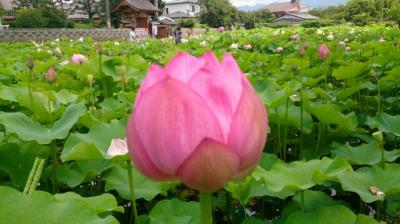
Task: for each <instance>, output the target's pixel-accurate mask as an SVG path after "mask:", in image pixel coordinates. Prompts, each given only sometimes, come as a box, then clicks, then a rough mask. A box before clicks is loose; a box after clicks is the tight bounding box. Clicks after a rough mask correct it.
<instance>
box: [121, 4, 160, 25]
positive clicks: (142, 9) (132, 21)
mask: <svg viewBox="0 0 400 224" xmlns="http://www.w3.org/2000/svg"><path fill="white" fill-rule="evenodd" d="M113 12H118V13H121V14H122V17H121V25H122V27H125V28H129V27H135V28H141V29H147V30H148V28H149V27H150V25H151V23H150V20H151V16H152V15H155V14H156V13H158V12H160V10H159V9H158V8H157V7H155V6H154V5H153V4H151V2H150V1H149V0H121V1H120V2H119V3H118V4H117V6H116V7H115V8H114V9H113Z"/></svg>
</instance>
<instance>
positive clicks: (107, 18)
mask: <svg viewBox="0 0 400 224" xmlns="http://www.w3.org/2000/svg"><path fill="white" fill-rule="evenodd" d="M104 6H105V8H104V10H105V13H106V28H107V29H111V17H110V2H109V1H108V0H104Z"/></svg>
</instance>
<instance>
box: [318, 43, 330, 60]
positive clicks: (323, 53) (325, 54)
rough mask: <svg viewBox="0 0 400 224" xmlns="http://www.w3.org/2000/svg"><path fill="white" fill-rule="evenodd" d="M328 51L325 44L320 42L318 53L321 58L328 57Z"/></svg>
mask: <svg viewBox="0 0 400 224" xmlns="http://www.w3.org/2000/svg"><path fill="white" fill-rule="evenodd" d="M329 54H330V51H329V48H328V46H327V45H326V44H321V46H320V47H319V49H318V55H319V57H320V58H321V59H323V60H326V59H327V58H328V57H329Z"/></svg>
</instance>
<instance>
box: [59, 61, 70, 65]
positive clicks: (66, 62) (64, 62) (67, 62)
mask: <svg viewBox="0 0 400 224" xmlns="http://www.w3.org/2000/svg"><path fill="white" fill-rule="evenodd" d="M68 64H69V61H68V60H65V61H63V62H61V63H60V65H62V66H64V65H68Z"/></svg>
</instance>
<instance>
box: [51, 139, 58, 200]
mask: <svg viewBox="0 0 400 224" xmlns="http://www.w3.org/2000/svg"><path fill="white" fill-rule="evenodd" d="M51 157H52V158H51V163H52V166H51V173H52V175H51V177H52V181H51V182H52V187H53V194H55V193H57V148H56V144H55V141H53V142H52V143H51Z"/></svg>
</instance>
